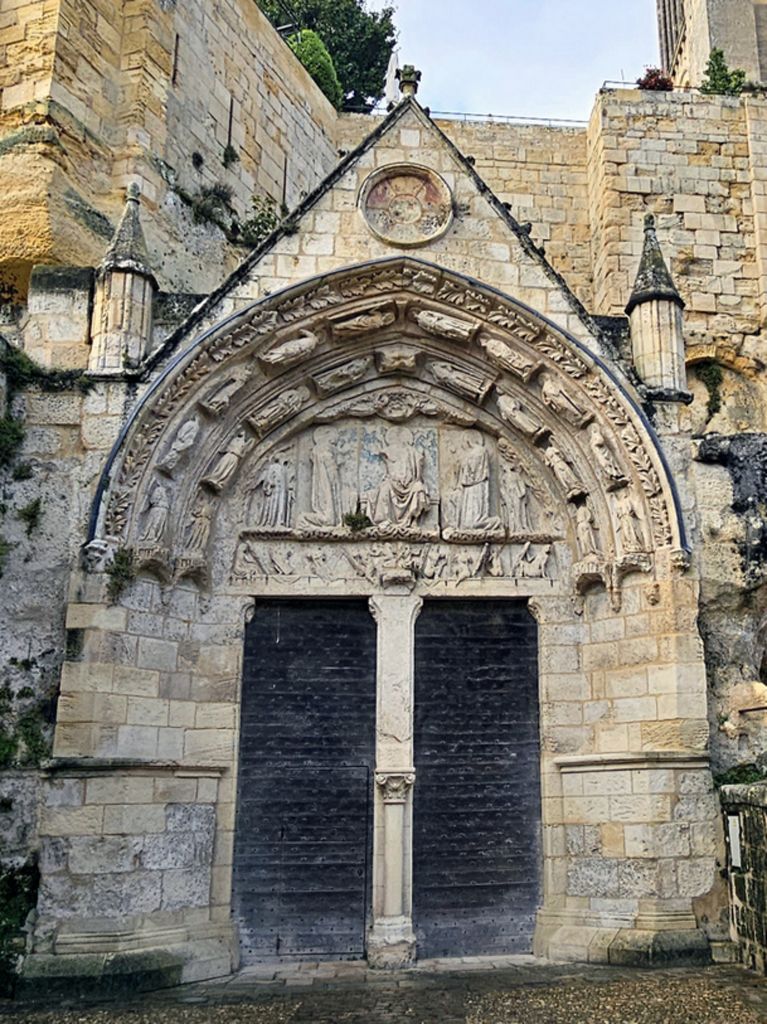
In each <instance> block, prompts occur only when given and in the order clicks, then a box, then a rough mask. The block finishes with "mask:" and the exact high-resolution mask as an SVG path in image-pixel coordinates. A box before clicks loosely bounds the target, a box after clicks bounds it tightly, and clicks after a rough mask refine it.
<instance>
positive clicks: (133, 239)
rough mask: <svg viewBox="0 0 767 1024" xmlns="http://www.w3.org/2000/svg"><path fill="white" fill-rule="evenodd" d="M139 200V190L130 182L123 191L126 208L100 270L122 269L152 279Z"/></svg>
mask: <svg viewBox="0 0 767 1024" xmlns="http://www.w3.org/2000/svg"><path fill="white" fill-rule="evenodd" d="M140 203H141V190H140V188H139V186H138V185H137V184H136V183H135V182H132V183H131V184H130V185H128V189H127V192H126V194H125V208H124V209H123V212H122V216H121V217H120V223H119V224H118V225H117V230H116V231H115V233H114V235H113V237H112V241H111V242H110V243H109V248H108V249H107V251H106V253H105V254H104V259H103V260H102V261H101V267H100V270H101V273H102V274H103V273H104V272H105V271H107V270H124V271H132V272H133V273H134V274H142V275H143V276H144V277H149V278H152V279H154V274H153V273H152V271H151V270H150V268H149V254H148V252H147V248H146V241H145V239H144V231H143V229H142V227H141V216H140V212H139V207H140Z"/></svg>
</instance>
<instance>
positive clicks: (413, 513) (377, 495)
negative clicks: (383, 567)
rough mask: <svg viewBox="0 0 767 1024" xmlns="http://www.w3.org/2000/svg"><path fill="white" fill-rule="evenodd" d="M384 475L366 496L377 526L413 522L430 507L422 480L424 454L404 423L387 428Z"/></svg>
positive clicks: (383, 452)
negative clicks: (416, 446)
mask: <svg viewBox="0 0 767 1024" xmlns="http://www.w3.org/2000/svg"><path fill="white" fill-rule="evenodd" d="M380 457H381V458H382V459H383V460H384V462H385V463H386V476H385V478H384V479H383V480H382V481H381V483H380V484H379V485H378V487H377V488H376V489H375V491H373V492H372V493H371V495H370V496H369V498H368V515H369V516H370V518H371V519H372V521H373V522H374V523H375V524H376V525H380V526H388V525H391V526H413V525H415V523H417V522H418V520H419V519H420V518H421V516H422V515H423V514H424V512H425V511H426V510H427V509H428V507H429V495H428V493H427V491H426V485H425V484H424V482H423V462H424V460H423V455H421V454H420V453H419V452H417V451H416V449H415V445H414V440H413V433H412V431H411V430H408V428H407V427H390V428H389V429H388V430H387V431H386V450H385V451H382V452H381V455H380Z"/></svg>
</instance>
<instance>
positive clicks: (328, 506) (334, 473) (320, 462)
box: [301, 427, 345, 528]
mask: <svg viewBox="0 0 767 1024" xmlns="http://www.w3.org/2000/svg"><path fill="white" fill-rule="evenodd" d="M312 439H313V441H314V446H313V448H312V452H311V456H310V458H311V463H312V499H311V501H312V508H311V512H307V513H305V514H304V515H303V516H301V525H302V526H326V527H330V528H332V527H334V526H340V525H341V523H342V521H343V517H344V512H345V509H344V505H343V485H342V482H341V468H340V465H339V461H340V460H339V457H338V452H337V448H336V440H337V434H336V431H335V430H334V429H333V428H332V427H318V428H317V429H316V430H315V431H314V434H313V435H312Z"/></svg>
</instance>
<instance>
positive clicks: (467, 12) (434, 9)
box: [368, 0, 658, 120]
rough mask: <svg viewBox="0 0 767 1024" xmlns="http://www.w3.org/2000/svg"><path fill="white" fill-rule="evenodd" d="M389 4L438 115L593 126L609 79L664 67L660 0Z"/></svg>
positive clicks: (382, 1)
mask: <svg viewBox="0 0 767 1024" xmlns="http://www.w3.org/2000/svg"><path fill="white" fill-rule="evenodd" d="M389 2H390V3H391V5H392V6H395V7H396V8H397V15H396V21H397V25H398V27H399V30H400V43H399V45H400V58H401V60H400V63H405V64H415V65H416V67H419V68H420V69H421V71H422V72H423V82H422V87H421V91H420V93H419V99H420V100H421V102H422V103H423V104H424V105H425V106H430V107H431V108H432V109H433V110H444V111H461V112H467V113H477V114H490V113H492V114H513V115H517V116H520V117H560V118H575V119H581V120H585V119H586V118H588V116H589V113H590V111H591V106H592V103H593V99H594V95H595V93H596V92H597V90H598V89H599V87H600V86H601V85H602V83H603V82H604V81H605V79H620V78H622V77H623V76H625V78H626V79H627V80H629V81H633V80H634V79H636V78H637V77H638V76H639V75H640V74H642V72H643V70H644V68H645V66H646V65H648V64H653V65H654V64H657V63H658V41H657V32H656V22H655V3H654V0H389ZM368 6H369V7H370V8H372V9H375V10H379V9H380V8H381V7H383V6H386V0H369V4H368Z"/></svg>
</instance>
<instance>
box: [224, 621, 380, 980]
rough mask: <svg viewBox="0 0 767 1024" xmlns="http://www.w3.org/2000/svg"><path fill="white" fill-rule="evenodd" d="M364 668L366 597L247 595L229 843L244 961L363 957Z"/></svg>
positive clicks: (369, 681) (372, 633) (367, 797)
mask: <svg viewBox="0 0 767 1024" xmlns="http://www.w3.org/2000/svg"><path fill="white" fill-rule="evenodd" d="M375 676H376V629H375V623H374V621H373V619H372V617H371V615H370V613H369V611H368V607H367V603H366V602H364V601H259V602H258V603H257V605H256V613H255V616H254V618H253V621H252V622H251V623H250V625H249V626H248V629H247V633H246V638H245V660H244V671H243V687H242V717H241V731H240V769H239V785H238V809H237V822H236V830H235V845H234V874H233V906H234V913H235V918H236V920H237V923H238V925H239V930H240V938H241V947H242V959H243V962H244V963H248V962H253V961H254V960H259V959H263V958H268V957H275V956H292V957H301V956H306V957H317V958H322V957H329V958H356V957H363V956H364V953H365V941H364V940H365V930H366V917H367V911H368V904H369V898H370V897H369V891H370V881H369V871H370V859H371V857H370V851H371V845H372V824H371V801H372V793H371V777H372V776H371V773H372V768H373V757H374V745H375Z"/></svg>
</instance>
